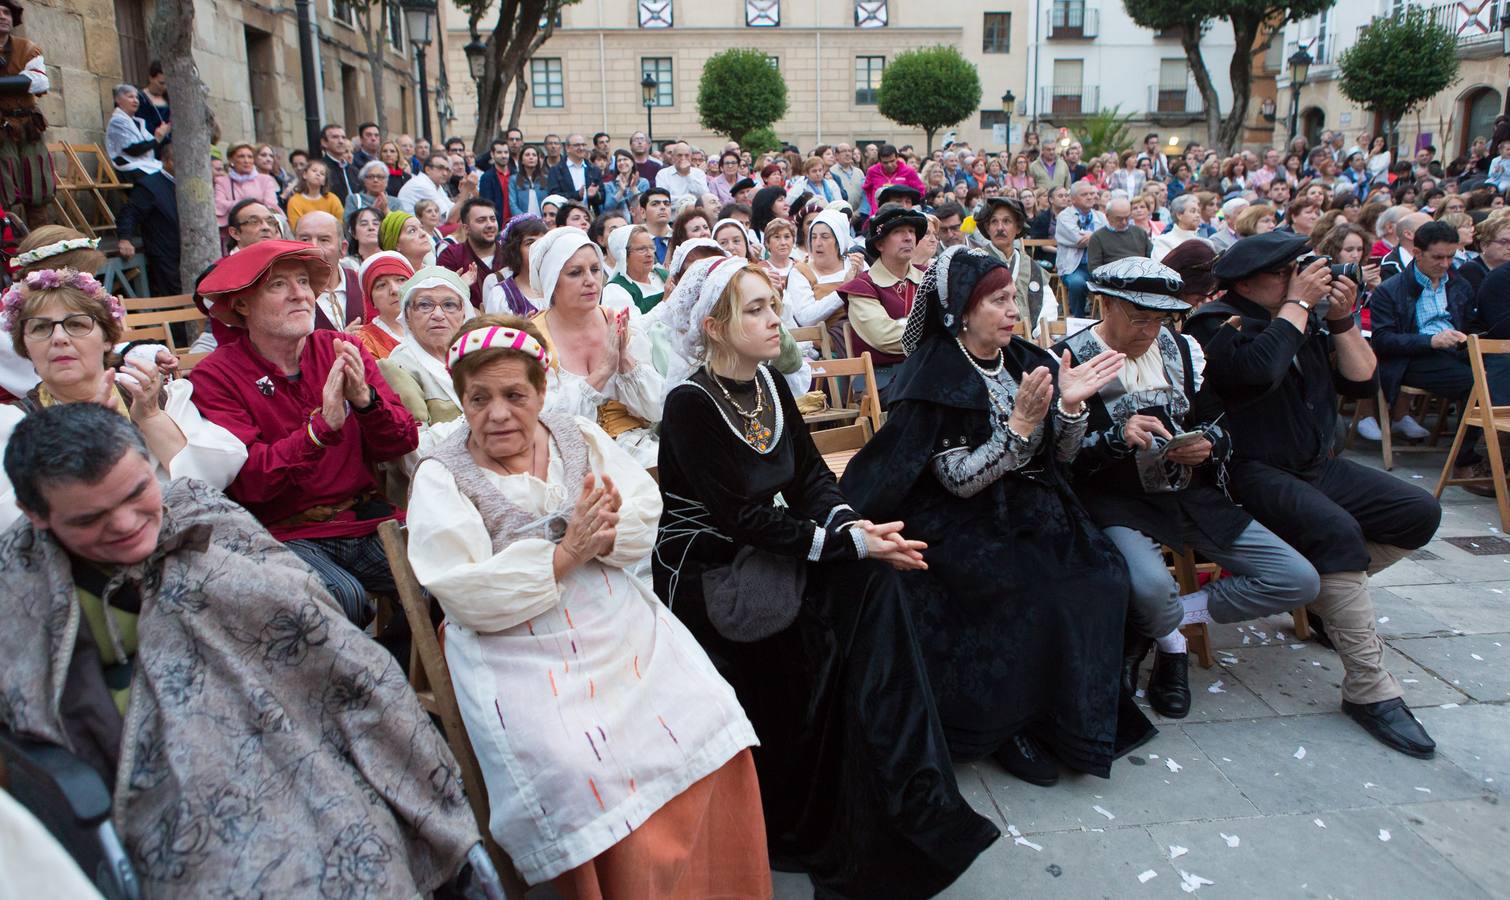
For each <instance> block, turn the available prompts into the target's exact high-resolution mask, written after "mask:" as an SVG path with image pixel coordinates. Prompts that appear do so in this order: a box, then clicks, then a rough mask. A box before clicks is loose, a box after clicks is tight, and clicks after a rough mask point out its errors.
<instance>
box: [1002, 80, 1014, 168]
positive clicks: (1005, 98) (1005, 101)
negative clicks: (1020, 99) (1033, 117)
mask: <svg viewBox="0 0 1510 900" xmlns="http://www.w3.org/2000/svg"><path fill="white" fill-rule="evenodd" d="M1016 110H1017V95H1016V94H1013V93H1012V89H1011V88H1007V92H1006V93H1005V94H1002V95H1001V114H1002V116H1003V117H1005V118H1006V120H1007V142H1006V143H1007V153H1008V154H1009V155H1010V154H1011V152H1012V113H1013V112H1015V111H1016Z"/></svg>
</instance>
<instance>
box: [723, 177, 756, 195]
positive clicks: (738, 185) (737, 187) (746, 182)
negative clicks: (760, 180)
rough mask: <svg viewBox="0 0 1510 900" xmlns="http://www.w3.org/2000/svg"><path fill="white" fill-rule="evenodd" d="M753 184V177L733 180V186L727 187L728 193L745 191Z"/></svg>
mask: <svg viewBox="0 0 1510 900" xmlns="http://www.w3.org/2000/svg"><path fill="white" fill-rule="evenodd" d="M754 186H755V179H753V178H741V179H739V180H738V181H736V182H734V186H733V187H731V188H729V193H731V194H737V193H739V192H740V191H747V190H749V189H750V188H752V187H754Z"/></svg>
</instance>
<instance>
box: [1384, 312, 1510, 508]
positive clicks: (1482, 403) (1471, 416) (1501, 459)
mask: <svg viewBox="0 0 1510 900" xmlns="http://www.w3.org/2000/svg"><path fill="white" fill-rule="evenodd" d="M1503 353H1510V340H1488V339H1485V338H1481V337H1479V336H1478V335H1476V334H1470V335H1469V336H1468V365H1469V366H1470V367H1471V368H1472V369H1473V390H1472V391H1471V392H1470V393H1469V395H1468V404H1467V407H1466V408H1465V409H1464V410H1463V416H1462V418H1461V419H1460V420H1459V421H1458V431H1457V435H1456V436H1455V437H1453V439H1452V449H1450V450H1448V451H1447V461H1446V462H1445V463H1443V465H1442V475H1441V477H1440V478H1438V479H1437V489H1436V495H1437V496H1438V497H1441V496H1442V490H1443V488H1446V487H1447V486H1448V485H1453V484H1481V483H1483V482H1485V481H1488V482H1490V483H1491V484H1493V485H1494V500H1495V503H1496V505H1497V506H1498V507H1499V514H1500V528H1501V529H1503V530H1505V531H1510V490H1507V489H1506V485H1505V455H1504V453H1502V452H1501V450H1500V442H1499V434H1500V433H1501V432H1506V431H1510V406H1495V405H1494V396H1493V395H1492V394H1491V393H1490V392H1489V379H1488V376H1487V374H1486V371H1485V363H1484V357H1485V356H1491V355H1495V354H1503ZM1380 424H1381V426H1382V425H1383V423H1382V422H1381V423H1380ZM1470 427H1478V428H1482V429H1483V430H1484V449H1485V451H1486V455H1488V457H1489V477H1488V478H1472V477H1468V478H1457V477H1454V476H1453V474H1452V470H1453V464H1454V463H1455V462H1456V460H1457V456H1458V451H1459V450H1461V449H1462V447H1463V442H1464V441H1465V440H1467V437H1468V429H1469V428H1470Z"/></svg>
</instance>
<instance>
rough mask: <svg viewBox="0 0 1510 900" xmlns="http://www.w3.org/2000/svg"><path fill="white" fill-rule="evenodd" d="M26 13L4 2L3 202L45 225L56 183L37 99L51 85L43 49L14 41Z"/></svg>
mask: <svg viewBox="0 0 1510 900" xmlns="http://www.w3.org/2000/svg"><path fill="white" fill-rule="evenodd" d="M22 13H23V10H22V9H21V4H20V3H19V2H17V0H0V144H3V145H6V146H8V147H9V148H10V152H9V154H8V156H9V158H8V160H7V161H6V163H5V164H4V165H0V203H3V204H4V205H5V206H6V207H7V208H9V209H10V210H11V211H13V212H14V211H17V208H18V207H19V208H21V209H22V210H24V212H25V215H26V224H27V225H28V226H29V227H30V228H32V229H36V228H38V227H40V226H42V225H46V224H47V206H48V204H50V203H52V197H53V193H54V192H55V191H56V189H57V180H56V177H55V176H54V174H53V170H52V155H51V154H50V153H49V152H48V150H47V142H46V140H44V139H43V136H42V135H43V132H44V131H45V130H46V129H47V120H46V119H45V118H43V117H42V111H41V110H39V109H37V97H38V96H40V95H42V94H45V93H47V91H48V89H49V88H50V87H51V83H50V82H49V81H48V78H47V65H46V63H45V62H44V61H43V59H42V48H41V47H39V46H37V45H36V44H34V43H32V42H31V41H28V40H27V39H26V38H19V37H16V36H15V29H16V28H19V27H20V26H21V16H22Z"/></svg>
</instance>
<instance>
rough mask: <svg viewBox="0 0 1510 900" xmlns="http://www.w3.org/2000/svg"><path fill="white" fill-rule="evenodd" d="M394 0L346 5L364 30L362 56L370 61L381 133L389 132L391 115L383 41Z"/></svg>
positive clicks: (349, 1) (353, 0)
mask: <svg viewBox="0 0 1510 900" xmlns="http://www.w3.org/2000/svg"><path fill="white" fill-rule="evenodd" d="M392 2H394V0H346V5H347V6H349V7H350V8H351V12H352V15H353V16H355V17H356V21H357V31H359V32H361V33H362V51H363V52H362V58H363V59H365V60H367V68H368V70H369V71H370V72H371V73H372V100H373V103H374V104H375V105H376V106H377V114H376V115H375V116H373V121H375V122H377V127H378V132H379V133H380V134H387V133H388V114H387V112H386V111H385V110H384V109H383V106H384V104H385V102H386V100H387V97H386V92H385V90H384V87H385V84H386V82H387V79H386V78H384V77H383V76H384V72H383V43H384V32H385V31H386V30H387V28H388V16H389V12H388V5H389V4H390V3H392ZM374 12H375V13H377V17H378V27H377V29H376V32H375V33H374V29H373V27H372V16H373V13H374ZM353 124H354V123H353ZM356 137H357V135H352V138H353V139H355V138H356Z"/></svg>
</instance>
